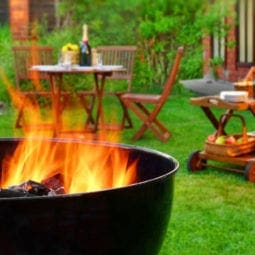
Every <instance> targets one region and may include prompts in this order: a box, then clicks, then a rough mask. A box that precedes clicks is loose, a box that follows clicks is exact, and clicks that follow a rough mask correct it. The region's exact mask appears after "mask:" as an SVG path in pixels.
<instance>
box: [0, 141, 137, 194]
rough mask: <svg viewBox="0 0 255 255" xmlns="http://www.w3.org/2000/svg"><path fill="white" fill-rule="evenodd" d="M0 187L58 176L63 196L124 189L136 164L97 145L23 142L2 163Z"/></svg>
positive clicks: (113, 149)
mask: <svg viewBox="0 0 255 255" xmlns="http://www.w3.org/2000/svg"><path fill="white" fill-rule="evenodd" d="M2 167H3V169H2V176H1V187H3V188H6V187H9V186H12V185H18V184H20V183H23V182H26V181H27V180H33V181H36V182H39V183H41V182H42V181H43V180H45V179H47V178H49V177H51V176H54V175H57V174H61V175H62V176H63V181H64V190H65V193H69V194H71V193H80V192H88V191H96V190H102V189H107V188H112V187H121V186H126V185H129V184H131V183H133V182H134V181H135V178H136V161H134V162H132V163H130V162H129V159H128V155H127V153H126V152H125V151H123V150H120V149H119V148H116V147H114V146H113V147H108V146H107V147H104V146H102V145H101V146H100V145H99V144H98V145H97V144H94V145H91V144H88V143H79V142H77V141H76V142H74V141H71V140H70V141H69V142H61V141H58V142H52V140H49V139H48V140H46V139H36V140H35V139H26V140H24V141H23V142H20V143H19V144H18V147H17V149H16V150H15V152H14V154H13V155H11V156H10V157H6V158H5V159H4V160H3V166H2Z"/></svg>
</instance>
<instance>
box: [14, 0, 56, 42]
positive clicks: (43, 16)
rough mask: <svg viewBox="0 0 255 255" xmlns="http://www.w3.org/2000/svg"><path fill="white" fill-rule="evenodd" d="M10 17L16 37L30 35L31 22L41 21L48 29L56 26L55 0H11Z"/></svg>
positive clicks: (27, 36) (20, 37)
mask: <svg viewBox="0 0 255 255" xmlns="http://www.w3.org/2000/svg"><path fill="white" fill-rule="evenodd" d="M9 19H10V21H9V22H10V26H11V31H12V35H13V38H14V39H17V40H22V39H27V38H29V37H30V31H31V24H33V23H34V22H35V21H39V22H40V24H45V25H46V27H47V28H48V29H53V28H54V26H55V0H43V1H42V0H9Z"/></svg>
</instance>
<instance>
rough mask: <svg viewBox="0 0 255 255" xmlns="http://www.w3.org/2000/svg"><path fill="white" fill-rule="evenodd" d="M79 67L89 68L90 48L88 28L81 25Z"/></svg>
mask: <svg viewBox="0 0 255 255" xmlns="http://www.w3.org/2000/svg"><path fill="white" fill-rule="evenodd" d="M80 65H81V66H91V47H90V45H89V39H88V26H87V25H86V24H85V25H83V36H82V41H81V44H80Z"/></svg>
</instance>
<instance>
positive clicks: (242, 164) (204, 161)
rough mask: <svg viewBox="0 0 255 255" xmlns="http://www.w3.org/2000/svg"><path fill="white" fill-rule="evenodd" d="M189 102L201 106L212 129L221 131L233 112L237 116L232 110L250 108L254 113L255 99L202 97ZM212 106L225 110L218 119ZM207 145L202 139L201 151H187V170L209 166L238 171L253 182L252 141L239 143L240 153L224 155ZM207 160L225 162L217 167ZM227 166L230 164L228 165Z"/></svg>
mask: <svg viewBox="0 0 255 255" xmlns="http://www.w3.org/2000/svg"><path fill="white" fill-rule="evenodd" d="M190 103H191V104H192V105H195V106H200V107H201V109H202V110H203V112H204V113H205V115H206V117H207V118H208V119H209V121H210V122H211V123H212V125H213V127H214V128H215V130H216V132H218V131H219V130H221V132H222V133H224V132H225V131H224V127H225V124H226V123H227V122H228V120H229V119H230V118H231V117H232V116H233V115H237V114H234V112H235V111H250V112H251V113H252V114H253V116H255V99H253V98H249V99H248V100H246V101H244V102H237V103H232V102H227V101H225V100H222V99H221V98H220V96H205V97H196V98H191V99H190ZM213 108H220V109H223V110H225V113H224V114H223V115H221V117H220V118H217V117H216V114H215V113H214V112H213V110H212V109H213ZM242 124H243V135H244V136H246V126H245V123H244V121H243V120H242ZM251 136H253V138H254V139H255V134H251ZM207 145H208V144H207V142H206V144H205V149H204V150H203V151H200V150H196V151H194V152H192V153H191V154H190V156H189V159H188V162H187V168H188V170H189V171H191V172H195V171H199V170H203V169H205V168H206V167H208V166H210V167H214V168H219V169H223V170H227V171H232V172H237V173H242V174H244V177H245V179H246V180H248V181H251V182H255V143H254V142H253V141H252V142H250V143H248V144H247V146H245V145H242V146H244V147H242V146H241V145H240V146H239V147H237V151H238V149H239V152H240V153H236V154H233V155H231V154H230V155H228V154H226V153H224V152H223V153H217V151H215V148H213V147H210V150H208V149H206V146H207ZM219 146H220V145H219ZM233 146H234V145H233ZM237 146H238V145H237ZM247 147H248V150H247ZM230 148H234V147H230ZM235 149H236V148H235ZM242 150H243V151H242ZM235 151H236V150H235ZM214 152H216V153H214ZM209 161H215V162H222V163H226V164H221V165H220V166H218V165H217V164H212V163H211V164H210V163H208V162H209ZM222 165H223V166H222ZM227 165H230V166H229V167H228V166H227ZM232 166H234V167H232Z"/></svg>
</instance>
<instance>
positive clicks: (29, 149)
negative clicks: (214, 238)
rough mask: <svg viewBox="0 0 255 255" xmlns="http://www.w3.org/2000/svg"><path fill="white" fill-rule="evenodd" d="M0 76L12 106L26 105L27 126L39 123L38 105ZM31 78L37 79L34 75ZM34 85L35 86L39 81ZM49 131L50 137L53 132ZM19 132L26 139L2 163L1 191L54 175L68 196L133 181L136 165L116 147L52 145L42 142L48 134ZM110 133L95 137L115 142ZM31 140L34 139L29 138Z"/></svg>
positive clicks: (36, 130) (2, 75)
mask: <svg viewBox="0 0 255 255" xmlns="http://www.w3.org/2000/svg"><path fill="white" fill-rule="evenodd" d="M0 77H1V78H2V80H3V81H4V83H5V85H6V88H7V90H8V92H9V94H10V96H11V98H12V102H13V104H14V106H15V107H16V108H17V109H20V108H22V107H23V105H24V104H25V105H26V109H28V110H27V115H26V118H27V119H28V121H29V123H30V124H31V123H33V124H34V123H41V122H42V121H43V117H42V113H41V109H40V107H39V105H38V104H34V103H31V102H30V101H29V100H26V97H24V96H23V95H22V93H20V92H19V91H18V90H16V89H14V88H13V86H12V84H10V82H9V81H8V79H7V78H6V76H5V75H4V72H3V70H1V69H0ZM34 79H35V80H36V79H37V78H36V76H35V77H34ZM35 84H36V87H38V84H39V82H36V83H35ZM50 132H51V135H52V134H53V131H52V130H51V131H50ZM23 133H24V136H25V137H26V138H28V139H24V141H22V142H20V143H19V144H18V146H17V148H16V150H15V152H14V154H13V155H11V156H9V157H6V158H5V159H4V160H3V161H2V172H1V185H0V186H1V187H2V188H6V187H9V186H13V185H19V184H21V183H23V182H26V181H28V180H32V181H36V182H41V181H43V180H45V179H46V178H49V177H51V176H54V175H56V174H61V175H62V176H63V179H64V180H63V181H64V189H65V192H66V193H69V194H71V193H79V192H88V191H96V190H101V189H108V188H113V187H121V186H126V185H129V184H132V183H134V182H135V180H136V165H137V162H136V161H134V162H132V163H130V162H129V155H128V153H127V151H125V150H121V149H119V148H118V146H112V147H111V146H110V147H109V146H100V145H95V144H94V145H93V146H92V145H89V144H87V143H82V142H79V141H78V140H77V139H76V142H74V140H70V141H69V142H66V141H65V142H52V140H50V139H48V140H47V139H45V136H48V137H49V135H48V133H47V134H46V135H45V134H44V133H42V132H41V130H38V129H29V130H23ZM113 134H115V133H106V131H105V130H103V132H102V137H100V135H99V136H97V138H98V139H101V138H102V139H104V140H107V139H108V138H109V139H111V141H114V142H116V141H117V139H116V136H115V135H113ZM35 137H36V138H37V139H36V140H35V139H31V138H35ZM38 137H41V138H44V139H39V138H38ZM83 138H84V137H83ZM85 138H86V137H85ZM108 141H109V140H108Z"/></svg>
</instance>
